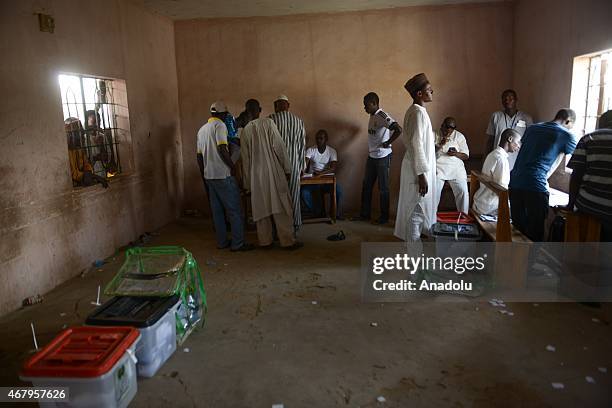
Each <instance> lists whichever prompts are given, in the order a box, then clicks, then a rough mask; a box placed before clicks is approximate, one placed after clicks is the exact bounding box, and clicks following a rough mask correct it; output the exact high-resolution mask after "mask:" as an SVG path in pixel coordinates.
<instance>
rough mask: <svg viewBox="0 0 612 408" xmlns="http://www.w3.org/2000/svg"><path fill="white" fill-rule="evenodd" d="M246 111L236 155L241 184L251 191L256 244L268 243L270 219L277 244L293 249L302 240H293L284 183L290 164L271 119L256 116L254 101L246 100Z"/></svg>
mask: <svg viewBox="0 0 612 408" xmlns="http://www.w3.org/2000/svg"><path fill="white" fill-rule="evenodd" d="M246 110H247V112H248V114H249V117H250V118H251V119H252V120H251V121H250V122H249V123H248V124H247V125H246V126H245V127H244V130H243V131H242V133H241V135H240V141H241V143H240V155H241V158H242V168H243V180H244V187H245V189H247V191H250V192H251V208H252V213H253V220H254V221H255V223H256V225H257V238H258V240H259V245H260V246H261V247H264V248H265V247H268V248H269V247H271V246H272V241H273V229H272V223H273V222H274V225H275V226H276V232H277V234H278V239H279V241H280V245H281V247H283V248H286V249H297V248H299V247H301V246H302V243H301V242H297V241H296V240H295V235H294V231H293V206H292V202H291V196H290V194H289V186H288V184H287V179H288V178H289V175H290V174H291V164H290V163H289V158H288V155H287V147H286V146H285V143H284V142H283V140H282V139H281V136H280V133H279V131H278V129H277V127H276V125H275V124H274V121H273V120H272V119H269V118H259V115H260V113H261V107H260V105H259V102H258V101H256V100H255V99H249V100H248V101H247V103H246Z"/></svg>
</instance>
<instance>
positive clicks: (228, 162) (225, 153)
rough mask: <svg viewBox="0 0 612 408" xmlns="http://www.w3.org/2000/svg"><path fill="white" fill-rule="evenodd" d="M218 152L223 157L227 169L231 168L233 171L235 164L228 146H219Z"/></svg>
mask: <svg viewBox="0 0 612 408" xmlns="http://www.w3.org/2000/svg"><path fill="white" fill-rule="evenodd" d="M217 152H219V155H220V156H221V159H222V160H223V163H225V164H226V165H227V167H229V168H230V170H233V169H234V162H233V161H232V156H230V152H229V149H228V148H227V144H220V145H217Z"/></svg>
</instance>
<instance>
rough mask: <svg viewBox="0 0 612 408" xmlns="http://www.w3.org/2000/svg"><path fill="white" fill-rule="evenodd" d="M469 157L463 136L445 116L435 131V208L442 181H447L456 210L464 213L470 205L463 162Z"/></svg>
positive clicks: (455, 125) (451, 120) (453, 122)
mask: <svg viewBox="0 0 612 408" xmlns="http://www.w3.org/2000/svg"><path fill="white" fill-rule="evenodd" d="M469 157H470V150H469V149H468V145H467V142H466V140H465V136H464V135H463V134H462V133H461V132H459V131H458V130H457V123H456V121H455V119H454V118H451V117H447V118H445V119H444V121H443V122H442V125H440V129H439V130H437V131H436V177H437V183H438V188H437V194H438V196H437V198H436V210H437V208H438V205H439V204H440V196H441V195H442V188H443V187H444V183H445V182H448V184H449V185H450V187H451V190H452V191H453V195H454V196H455V205H456V206H457V211H461V212H463V213H465V214H467V213H468V210H469V207H470V198H469V192H468V186H467V173H466V171H465V166H464V165H463V162H464V161H465V160H467V159H468V158H469Z"/></svg>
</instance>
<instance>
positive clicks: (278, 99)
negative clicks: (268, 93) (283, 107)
mask: <svg viewBox="0 0 612 408" xmlns="http://www.w3.org/2000/svg"><path fill="white" fill-rule="evenodd" d="M276 101H287V102H289V98H287V95H282V94H281V95H278V96H277V97H276V99H275V100H274V102H276Z"/></svg>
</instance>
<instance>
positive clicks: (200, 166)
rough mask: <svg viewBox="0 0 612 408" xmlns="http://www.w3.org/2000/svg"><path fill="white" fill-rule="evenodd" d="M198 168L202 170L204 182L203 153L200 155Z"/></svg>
mask: <svg viewBox="0 0 612 408" xmlns="http://www.w3.org/2000/svg"><path fill="white" fill-rule="evenodd" d="M197 158H198V167H199V168H200V176H202V180H204V156H202V153H198V156H197Z"/></svg>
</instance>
